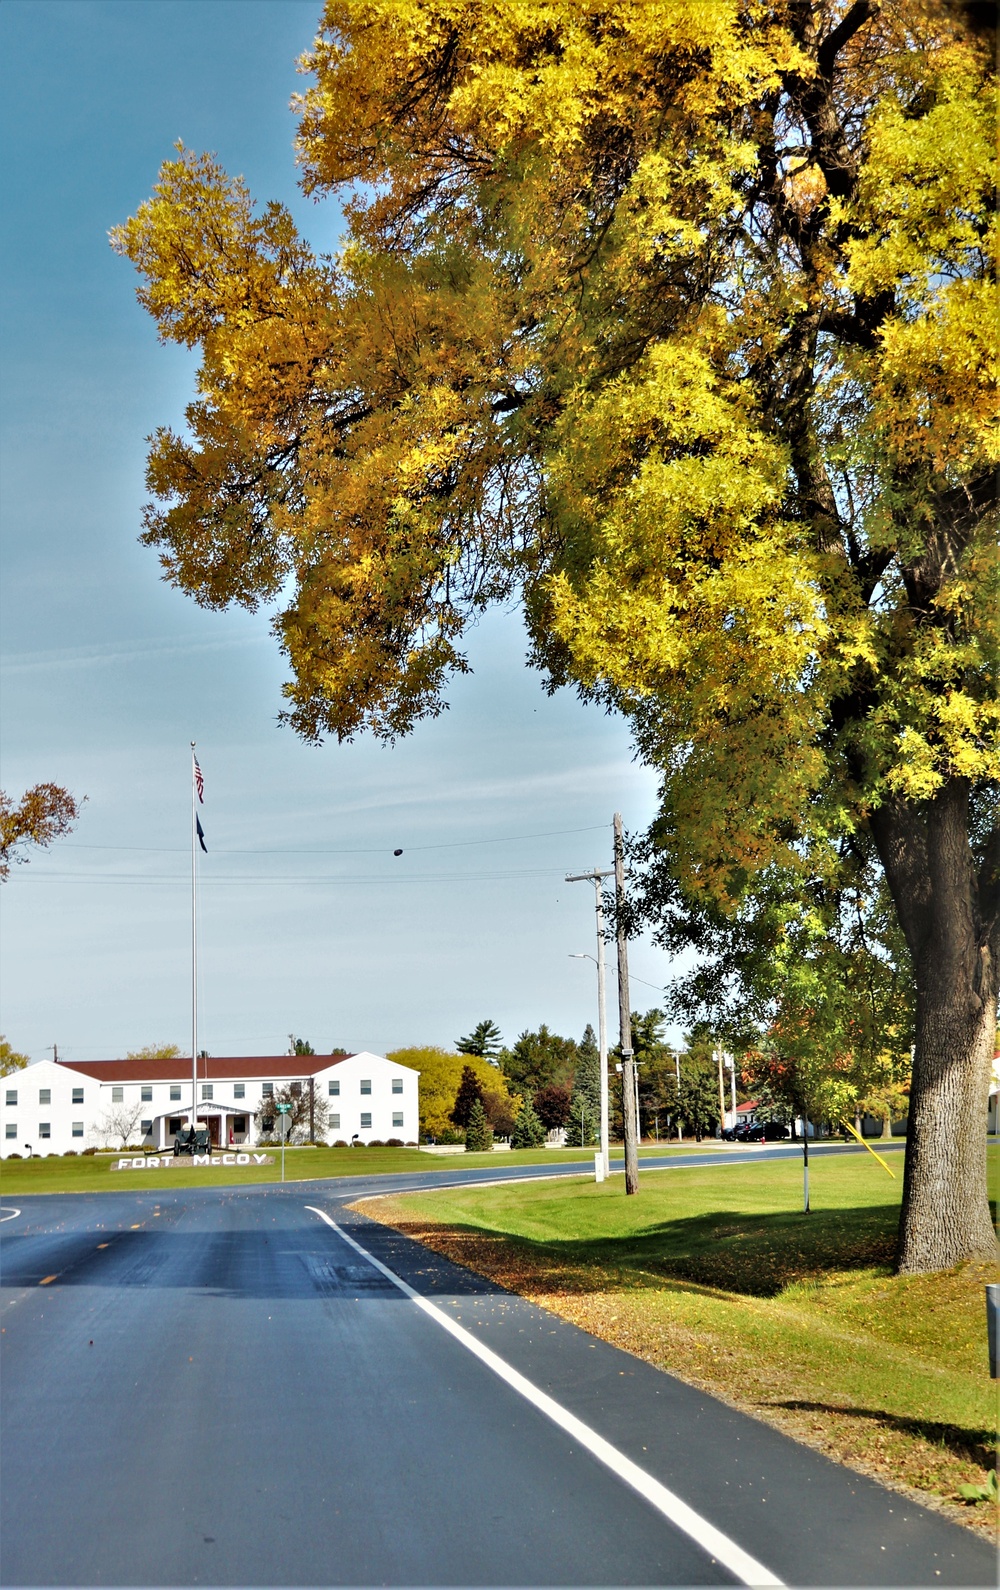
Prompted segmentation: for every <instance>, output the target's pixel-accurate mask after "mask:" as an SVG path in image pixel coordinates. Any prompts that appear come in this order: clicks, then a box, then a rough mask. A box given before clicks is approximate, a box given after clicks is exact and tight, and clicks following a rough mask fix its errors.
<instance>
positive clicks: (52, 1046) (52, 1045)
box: [45, 1043, 59, 1065]
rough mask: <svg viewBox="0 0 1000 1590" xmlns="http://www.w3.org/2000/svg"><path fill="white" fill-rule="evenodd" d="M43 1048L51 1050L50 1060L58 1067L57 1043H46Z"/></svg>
mask: <svg viewBox="0 0 1000 1590" xmlns="http://www.w3.org/2000/svg"><path fill="white" fill-rule="evenodd" d="M45 1047H46V1049H51V1050H52V1059H53V1060H54V1061H55V1063H56V1065H58V1064H59V1045H58V1044H57V1043H47V1044H46V1045H45Z"/></svg>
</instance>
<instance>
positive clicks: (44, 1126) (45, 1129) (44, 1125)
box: [38, 1121, 52, 1137]
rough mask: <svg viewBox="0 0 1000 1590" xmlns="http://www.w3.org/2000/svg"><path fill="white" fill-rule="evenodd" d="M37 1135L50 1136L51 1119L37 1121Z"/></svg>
mask: <svg viewBox="0 0 1000 1590" xmlns="http://www.w3.org/2000/svg"><path fill="white" fill-rule="evenodd" d="M38 1135H39V1137H51V1136H52V1122H51V1121H39V1123H38Z"/></svg>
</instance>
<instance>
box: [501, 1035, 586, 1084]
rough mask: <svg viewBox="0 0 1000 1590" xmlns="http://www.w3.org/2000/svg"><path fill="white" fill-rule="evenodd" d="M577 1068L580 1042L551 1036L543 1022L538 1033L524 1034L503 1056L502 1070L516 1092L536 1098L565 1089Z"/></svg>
mask: <svg viewBox="0 0 1000 1590" xmlns="http://www.w3.org/2000/svg"><path fill="white" fill-rule="evenodd" d="M575 1068H576V1040H575V1039H574V1038H561V1037H560V1036H559V1034H558V1033H557V1032H550V1031H549V1029H548V1027H547V1026H546V1025H545V1023H544V1022H543V1023H542V1025H541V1026H540V1027H539V1029H538V1031H537V1032H522V1034H521V1036H520V1037H519V1038H518V1040H517V1042H516V1043H515V1044H514V1046H513V1048H511V1049H504V1050H503V1051H502V1052H501V1055H500V1069H501V1071H502V1072H503V1074H504V1076H505V1077H506V1078H507V1081H508V1082H509V1083H510V1085H511V1088H512V1089H513V1091H514V1092H516V1093H520V1094H521V1095H522V1097H527V1095H528V1094H529V1093H531V1094H532V1096H534V1095H535V1094H537V1093H539V1092H540V1091H541V1090H542V1088H549V1087H562V1086H565V1085H566V1084H567V1083H569V1082H570V1081H571V1079H572V1076H573V1072H574V1070H575Z"/></svg>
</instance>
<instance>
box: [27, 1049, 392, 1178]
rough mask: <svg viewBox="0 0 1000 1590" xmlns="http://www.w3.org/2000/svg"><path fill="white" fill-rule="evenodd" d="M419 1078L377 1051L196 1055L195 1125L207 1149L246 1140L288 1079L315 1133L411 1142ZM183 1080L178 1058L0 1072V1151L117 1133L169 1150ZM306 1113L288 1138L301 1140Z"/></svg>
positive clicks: (117, 1139)
mask: <svg viewBox="0 0 1000 1590" xmlns="http://www.w3.org/2000/svg"><path fill="white" fill-rule="evenodd" d="M419 1078H420V1073H419V1071H414V1070H412V1069H411V1068H410V1067H409V1066H400V1065H395V1064H393V1063H391V1062H390V1061H388V1060H386V1059H384V1058H383V1057H382V1056H381V1055H377V1054H350V1055H343V1054H337V1055H319V1054H317V1055H264V1056H251V1057H250V1058H248V1059H232V1058H229V1057H214V1056H213V1057H212V1058H211V1059H208V1060H199V1061H198V1081H197V1092H198V1101H197V1117H198V1125H199V1127H207V1128H208V1130H209V1132H210V1133H211V1135H212V1145H213V1147H215V1148H219V1149H223V1150H225V1149H228V1148H231V1147H232V1148H235V1147H247V1148H249V1147H251V1146H252V1145H253V1144H255V1143H256V1142H257V1141H258V1138H259V1136H260V1135H261V1134H260V1133H259V1132H258V1131H257V1128H256V1126H255V1122H254V1114H255V1112H256V1111H257V1110H258V1108H259V1106H260V1105H261V1103H262V1102H263V1100H264V1099H266V1098H267V1097H268V1096H269V1095H273V1093H274V1091H275V1089H276V1088H283V1087H285V1086H286V1085H287V1084H289V1083H291V1085H292V1090H293V1092H299V1091H301V1092H302V1093H304V1094H305V1095H306V1096H307V1099H309V1100H310V1101H312V1100H315V1101H316V1102H317V1103H318V1102H319V1101H320V1100H322V1102H323V1104H325V1105H326V1120H325V1123H323V1113H322V1111H321V1110H316V1109H314V1110H313V1111H312V1117H313V1121H314V1128H315V1135H316V1138H317V1139H318V1140H322V1139H325V1140H326V1141H327V1142H329V1143H334V1142H337V1141H338V1140H340V1139H343V1140H344V1141H346V1142H348V1143H349V1142H351V1141H352V1140H353V1139H355V1138H356V1139H357V1140H358V1141H359V1142H361V1143H369V1142H372V1141H373V1140H380V1141H381V1142H383V1143H384V1142H386V1141H387V1140H388V1139H389V1138H393V1137H395V1138H400V1139H401V1140H402V1141H403V1142H404V1143H416V1142H418V1141H419V1124H420V1123H419V1094H418V1084H419ZM191 1084H192V1078H191V1062H190V1060H186V1061H185V1060H184V1059H177V1060H92V1061H79V1062H76V1063H74V1064H72V1065H69V1064H67V1063H66V1062H65V1061H58V1062H56V1061H53V1060H40V1061H38V1062H37V1063H36V1064H35V1065H31V1066H27V1067H26V1068H25V1069H24V1070H23V1071H15V1072H12V1073H11V1075H10V1076H6V1077H2V1078H0V1157H4V1158H5V1157H6V1156H7V1155H8V1154H20V1155H21V1156H22V1157H23V1156H24V1155H25V1154H26V1153H28V1152H30V1153H32V1154H64V1153H66V1151H67V1149H75V1150H76V1152H77V1153H82V1151H83V1150H84V1149H85V1148H117V1149H121V1147H122V1140H123V1135H124V1136H125V1138H126V1141H127V1142H128V1143H129V1144H138V1143H142V1144H143V1145H144V1146H145V1147H146V1148H148V1149H161V1150H162V1149H170V1148H172V1147H173V1142H174V1136H175V1134H176V1133H177V1132H178V1131H179V1130H180V1128H181V1127H182V1126H188V1125H190V1122H191ZM133 1118H134V1125H132V1126H131V1127H130V1129H129V1130H128V1131H127V1133H126V1132H125V1128H126V1127H127V1126H128V1123H129V1122H130V1121H131V1120H132V1119H133ZM308 1119H309V1116H308V1114H306V1115H305V1120H304V1130H303V1129H302V1128H300V1130H299V1131H298V1132H297V1133H296V1135H295V1139H294V1140H295V1141H299V1142H301V1141H308V1138H309V1130H308ZM276 1131H277V1127H275V1132H276ZM271 1135H272V1136H273V1135H274V1134H273V1133H272V1134H271Z"/></svg>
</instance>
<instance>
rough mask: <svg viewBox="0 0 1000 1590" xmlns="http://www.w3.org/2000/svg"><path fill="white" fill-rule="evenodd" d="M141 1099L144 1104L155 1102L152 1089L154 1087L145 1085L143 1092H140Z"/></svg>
mask: <svg viewBox="0 0 1000 1590" xmlns="http://www.w3.org/2000/svg"><path fill="white" fill-rule="evenodd" d="M139 1099H140V1101H141V1102H142V1103H143V1104H152V1102H153V1090H152V1088H151V1087H143V1089H142V1091H141V1093H140V1094H139Z"/></svg>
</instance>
